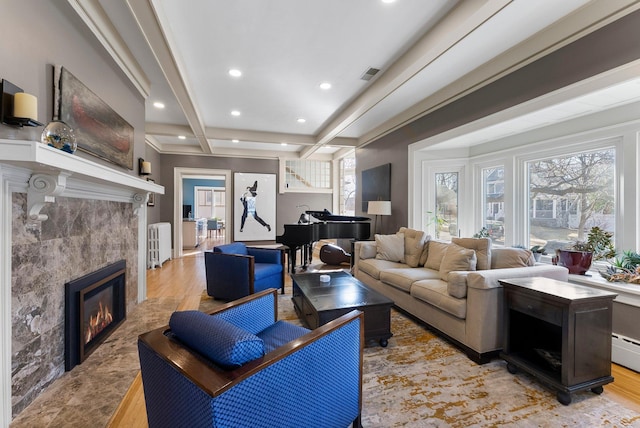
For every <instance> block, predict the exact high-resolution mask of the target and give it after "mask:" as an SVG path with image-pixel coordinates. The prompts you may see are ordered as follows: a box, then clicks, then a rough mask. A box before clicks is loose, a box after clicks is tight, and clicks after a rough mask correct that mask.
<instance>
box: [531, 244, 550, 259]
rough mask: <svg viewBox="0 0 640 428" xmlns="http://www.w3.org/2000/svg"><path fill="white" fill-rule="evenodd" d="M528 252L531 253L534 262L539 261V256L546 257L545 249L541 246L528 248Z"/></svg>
mask: <svg viewBox="0 0 640 428" xmlns="http://www.w3.org/2000/svg"><path fill="white" fill-rule="evenodd" d="M529 251H531V252H532V253H533V258H534V259H536V262H539V261H540V256H545V255H547V249H546V248H545V247H544V246H543V245H534V246H533V247H531V248H529Z"/></svg>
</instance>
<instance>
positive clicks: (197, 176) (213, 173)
mask: <svg viewBox="0 0 640 428" xmlns="http://www.w3.org/2000/svg"><path fill="white" fill-rule="evenodd" d="M216 178H217V179H221V178H224V185H216V186H210V187H214V188H219V189H224V194H225V195H230V194H231V193H230V192H231V191H232V187H231V185H232V183H231V171H230V170H223V169H206V168H174V172H173V189H174V192H173V224H174V227H173V257H174V258H179V257H182V256H183V250H182V244H183V236H182V223H183V222H182V219H183V205H184V198H185V192H184V190H183V182H184V180H212V179H216ZM194 187H195V186H194ZM205 187H206V186H205ZM190 193H191V194H190V195H189V199H191V201H192V204H193V205H196V204H195V202H197V199H195V198H196V197H197V194H196V193H195V191H194V192H190ZM213 196H214V195H212V197H213ZM212 202H213V201H212ZM193 212H194V213H195V211H193ZM224 219H225V228H229V227H233V217H232V215H231V204H226V203H225V204H224ZM229 236H230V234H225V243H228V242H229Z"/></svg>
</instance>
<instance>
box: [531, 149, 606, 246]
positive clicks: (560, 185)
mask: <svg viewBox="0 0 640 428" xmlns="http://www.w3.org/2000/svg"><path fill="white" fill-rule="evenodd" d="M528 177H529V232H530V235H529V240H530V244H531V245H546V246H547V250H553V249H555V248H562V247H565V246H566V244H567V243H568V242H572V241H576V240H584V239H585V237H586V235H587V233H588V231H589V229H590V228H591V227H593V226H598V227H600V228H602V229H604V230H606V231H611V232H613V231H614V229H615V206H616V200H615V149H614V148H609V149H604V150H598V151H592V152H584V153H576V154H571V155H568V156H564V157H559V158H558V157H556V158H549V159H544V160H538V161H533V162H528Z"/></svg>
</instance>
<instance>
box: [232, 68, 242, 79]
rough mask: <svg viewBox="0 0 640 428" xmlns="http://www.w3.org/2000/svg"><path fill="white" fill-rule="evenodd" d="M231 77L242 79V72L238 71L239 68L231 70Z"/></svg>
mask: <svg viewBox="0 0 640 428" xmlns="http://www.w3.org/2000/svg"><path fill="white" fill-rule="evenodd" d="M229 76H232V77H240V76H242V71H240V70H238V69H237V68H232V69H231V70H229Z"/></svg>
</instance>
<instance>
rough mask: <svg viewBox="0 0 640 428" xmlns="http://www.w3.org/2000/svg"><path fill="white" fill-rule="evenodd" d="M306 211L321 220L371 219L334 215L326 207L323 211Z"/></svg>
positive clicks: (367, 219)
mask: <svg viewBox="0 0 640 428" xmlns="http://www.w3.org/2000/svg"><path fill="white" fill-rule="evenodd" d="M305 213H307V214H309V215H311V216H312V217H314V218H316V219H318V220H320V221H371V219H370V218H369V217H359V216H349V215H334V214H331V212H330V211H329V210H327V209H326V208H325V209H324V210H323V211H305Z"/></svg>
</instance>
